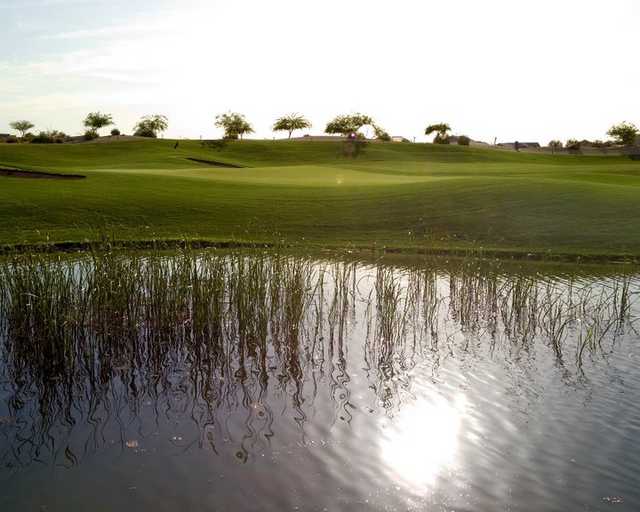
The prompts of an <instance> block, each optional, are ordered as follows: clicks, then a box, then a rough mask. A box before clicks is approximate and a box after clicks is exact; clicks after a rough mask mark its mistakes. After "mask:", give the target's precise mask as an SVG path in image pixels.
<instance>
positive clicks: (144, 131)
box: [134, 126, 158, 139]
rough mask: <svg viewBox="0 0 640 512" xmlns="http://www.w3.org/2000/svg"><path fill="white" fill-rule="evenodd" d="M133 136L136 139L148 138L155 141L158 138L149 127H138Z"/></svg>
mask: <svg viewBox="0 0 640 512" xmlns="http://www.w3.org/2000/svg"><path fill="white" fill-rule="evenodd" d="M134 135H135V136H136V137H148V138H150V139H155V138H157V137H158V136H157V135H156V132H154V131H153V130H152V129H151V128H150V127H148V126H139V127H138V129H137V130H136V131H135V133H134Z"/></svg>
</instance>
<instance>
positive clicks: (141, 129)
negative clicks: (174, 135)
mask: <svg viewBox="0 0 640 512" xmlns="http://www.w3.org/2000/svg"><path fill="white" fill-rule="evenodd" d="M167 128H169V120H168V119H167V116H163V115H160V114H155V115H152V116H144V117H143V118H141V119H140V121H138V123H137V124H136V125H135V126H134V127H133V131H134V135H136V136H137V137H150V138H153V139H155V138H156V137H157V136H158V132H164V131H165V130H166V129H167Z"/></svg>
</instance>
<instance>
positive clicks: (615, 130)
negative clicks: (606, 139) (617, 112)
mask: <svg viewBox="0 0 640 512" xmlns="http://www.w3.org/2000/svg"><path fill="white" fill-rule="evenodd" d="M638 134H640V131H639V130H638V128H637V127H636V125H635V124H633V123H628V122H626V121H624V122H622V123H620V124H616V125H613V126H612V127H611V128H610V129H609V131H608V132H607V135H609V136H610V137H613V138H614V140H615V141H616V142H617V143H618V144H622V145H624V146H632V145H633V144H634V143H635V141H636V137H637V136H638Z"/></svg>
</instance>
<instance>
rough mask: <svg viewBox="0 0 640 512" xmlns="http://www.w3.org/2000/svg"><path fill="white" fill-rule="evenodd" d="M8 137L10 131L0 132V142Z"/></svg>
mask: <svg viewBox="0 0 640 512" xmlns="http://www.w3.org/2000/svg"><path fill="white" fill-rule="evenodd" d="M9 137H11V134H10V133H0V140H1V141H2V142H4V141H5V140H7V139H8V138H9Z"/></svg>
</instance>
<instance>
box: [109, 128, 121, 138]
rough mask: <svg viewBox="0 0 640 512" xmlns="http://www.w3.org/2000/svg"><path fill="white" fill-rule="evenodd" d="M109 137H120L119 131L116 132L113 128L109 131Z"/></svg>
mask: <svg viewBox="0 0 640 512" xmlns="http://www.w3.org/2000/svg"><path fill="white" fill-rule="evenodd" d="M111 136H112V137H118V136H120V130H118V129H117V128H114V129H113V130H111Z"/></svg>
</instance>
